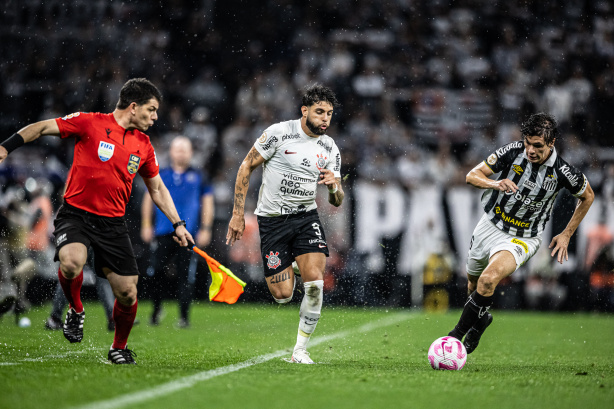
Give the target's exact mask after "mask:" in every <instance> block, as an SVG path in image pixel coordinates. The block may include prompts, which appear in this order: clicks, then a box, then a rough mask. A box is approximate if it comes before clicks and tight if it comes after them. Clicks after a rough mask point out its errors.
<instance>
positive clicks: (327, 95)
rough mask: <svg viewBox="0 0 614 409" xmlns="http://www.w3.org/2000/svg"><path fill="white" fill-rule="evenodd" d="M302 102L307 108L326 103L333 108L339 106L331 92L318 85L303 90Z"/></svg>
mask: <svg viewBox="0 0 614 409" xmlns="http://www.w3.org/2000/svg"><path fill="white" fill-rule="evenodd" d="M302 102H303V105H304V106H307V107H310V106H312V105H313V104H317V103H318V102H328V103H329V104H331V105H332V106H333V108H335V107H337V106H339V101H337V97H336V96H335V93H334V92H333V90H331V89H330V88H328V87H325V86H324V85H320V84H313V85H310V86H309V87H307V88H305V92H304V94H303V100H302Z"/></svg>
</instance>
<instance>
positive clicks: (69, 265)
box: [60, 258, 83, 280]
mask: <svg viewBox="0 0 614 409" xmlns="http://www.w3.org/2000/svg"><path fill="white" fill-rule="evenodd" d="M60 270H62V274H63V275H64V277H66V278H68V279H69V280H71V279H73V278H75V277H76V276H78V275H79V274H81V271H82V270H83V265H82V264H81V263H79V262H78V261H77V260H75V259H71V258H67V259H64V260H61V262H60Z"/></svg>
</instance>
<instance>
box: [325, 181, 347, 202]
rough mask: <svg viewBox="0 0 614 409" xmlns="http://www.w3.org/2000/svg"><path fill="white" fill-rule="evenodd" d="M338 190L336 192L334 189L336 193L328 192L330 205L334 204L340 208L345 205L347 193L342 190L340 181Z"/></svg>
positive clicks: (337, 184) (337, 185) (337, 186)
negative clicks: (342, 204)
mask: <svg viewBox="0 0 614 409" xmlns="http://www.w3.org/2000/svg"><path fill="white" fill-rule="evenodd" d="M336 189H337V190H336V191H335V189H333V192H334V193H333V192H331V191H330V190H329V191H328V203H330V204H332V205H333V206H335V207H339V206H341V203H343V198H344V197H345V193H344V192H343V189H342V188H341V183H340V182H339V180H337V183H336Z"/></svg>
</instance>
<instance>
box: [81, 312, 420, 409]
mask: <svg viewBox="0 0 614 409" xmlns="http://www.w3.org/2000/svg"><path fill="white" fill-rule="evenodd" d="M415 316H416V315H415V314H413V313H400V314H396V315H394V316H392V317H390V318H388V319H384V320H378V321H372V322H369V323H367V324H364V325H362V326H360V327H359V328H358V329H356V330H347V331H341V332H337V333H335V334H331V335H324V336H321V337H317V338H315V339H314V340H312V341H311V342H310V346H316V345H318V344H321V343H323V342H327V341H330V340H333V339H337V338H342V337H345V336H349V335H354V334H357V333H365V332H369V331H373V330H374V329H377V328H382V327H387V326H389V325H394V324H396V323H398V322H401V321H405V320H407V319H408V318H410V317H415ZM286 354H288V350H287V349H281V350H279V351H275V352H271V353H270V354H265V355H260V356H257V357H255V358H251V359H248V360H247V361H243V362H239V363H236V364H232V365H228V366H222V367H220V368H215V369H210V370H208V371H203V372H199V373H196V374H194V375H190V376H185V377H183V378H179V379H176V380H174V381H170V382H167V383H165V384H162V385H157V386H155V387H153V388H150V389H144V390H142V391H138V392H134V393H127V394H124V395H119V396H116V397H115V398H111V399H107V400H101V401H98V402H93V403H90V404H86V405H83V406H78V407H77V408H76V409H115V408H120V407H123V406H127V405H132V404H136V403H141V402H145V401H148V400H152V399H155V398H158V397H160V396H165V395H169V394H171V393H174V392H177V391H179V390H182V389H186V388H190V387H192V386H194V385H195V384H196V383H198V382H202V381H206V380H208V379H211V378H215V377H217V376H221V375H226V374H229V373H231V372H236V371H239V370H241V369H244V368H249V367H250V366H254V365H258V364H261V363H264V362H267V361H270V360H271V359H275V358H279V357H281V356H283V355H286Z"/></svg>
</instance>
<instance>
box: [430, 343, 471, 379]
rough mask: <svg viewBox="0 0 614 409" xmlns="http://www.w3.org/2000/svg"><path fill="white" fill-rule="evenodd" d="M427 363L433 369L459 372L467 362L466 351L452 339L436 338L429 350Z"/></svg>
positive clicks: (461, 344)
mask: <svg viewBox="0 0 614 409" xmlns="http://www.w3.org/2000/svg"><path fill="white" fill-rule="evenodd" d="M429 362H430V363H431V366H432V367H433V369H443V370H448V371H460V370H461V369H463V366H465V363H466V362H467V351H466V350H465V346H464V345H463V343H462V342H460V341H459V340H458V339H456V338H454V337H441V338H437V339H436V340H435V342H433V343H432V344H431V347H430V348H429Z"/></svg>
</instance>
